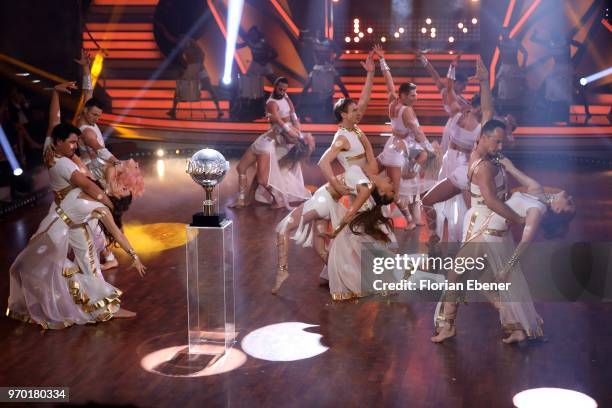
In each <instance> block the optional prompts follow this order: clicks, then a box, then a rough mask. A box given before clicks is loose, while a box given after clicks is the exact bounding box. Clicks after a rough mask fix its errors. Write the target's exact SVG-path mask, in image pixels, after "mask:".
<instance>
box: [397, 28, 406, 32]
mask: <svg viewBox="0 0 612 408" xmlns="http://www.w3.org/2000/svg"><path fill="white" fill-rule="evenodd" d="M397 31H399V32H400V34H404V31H405V30H404V27H400V28H399V29H398V30H397Z"/></svg>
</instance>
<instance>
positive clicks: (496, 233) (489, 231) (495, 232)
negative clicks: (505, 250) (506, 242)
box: [482, 228, 508, 237]
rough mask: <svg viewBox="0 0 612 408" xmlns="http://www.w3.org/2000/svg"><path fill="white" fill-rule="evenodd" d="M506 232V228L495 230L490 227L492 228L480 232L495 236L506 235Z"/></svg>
mask: <svg viewBox="0 0 612 408" xmlns="http://www.w3.org/2000/svg"><path fill="white" fill-rule="evenodd" d="M507 232H508V230H496V229H492V228H487V229H486V230H484V231H483V232H482V233H483V234H487V235H493V236H495V237H503V236H505V235H506V233H507Z"/></svg>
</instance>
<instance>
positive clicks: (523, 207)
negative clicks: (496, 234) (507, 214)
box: [488, 191, 546, 231]
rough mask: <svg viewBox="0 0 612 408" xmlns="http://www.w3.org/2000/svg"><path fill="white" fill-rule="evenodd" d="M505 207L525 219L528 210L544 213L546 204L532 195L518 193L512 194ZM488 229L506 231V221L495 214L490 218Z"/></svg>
mask: <svg viewBox="0 0 612 408" xmlns="http://www.w3.org/2000/svg"><path fill="white" fill-rule="evenodd" d="M506 205H507V206H508V207H510V208H511V209H512V210H513V211H514V212H515V213H517V214H518V215H520V216H521V217H526V216H527V210H529V209H530V208H537V209H538V210H540V211H541V212H542V213H545V212H546V204H544V203H542V202H541V201H539V200H538V199H537V198H535V197H533V196H532V195H529V194H525V193H521V192H518V191H517V192H515V193H514V194H512V197H510V199H508V200H507V201H506ZM488 227H489V228H491V229H496V230H502V231H504V230H506V229H508V227H507V224H506V219H505V218H504V217H502V216H501V215H499V214H497V213H494V214H493V216H492V217H491V220H490V221H489V225H488Z"/></svg>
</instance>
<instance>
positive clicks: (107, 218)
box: [95, 208, 147, 277]
mask: <svg viewBox="0 0 612 408" xmlns="http://www.w3.org/2000/svg"><path fill="white" fill-rule="evenodd" d="M95 212H96V213H97V214H98V216H99V219H100V222H101V223H102V224H103V225H104V227H105V228H106V230H107V231H108V232H109V234H111V235H112V236H113V238H115V241H117V243H118V244H119V246H120V247H121V248H122V249H123V250H124V251H125V252H127V254H128V255H130V257H131V258H132V265H131V267H133V268H135V269H136V270H137V271H138V273H139V274H140V276H141V277H144V275H145V273H146V270H147V268H145V266H144V265H143V264H142V262H141V261H140V258H139V257H138V255H136V251H134V248H133V247H132V245H131V244H130V241H128V239H127V238H126V236H125V234H124V233H123V232H122V231H121V229H119V227H117V224H116V223H115V220H114V219H113V216H112V215H111V212H110V210H109V209H108V208H101V209H96V210H95Z"/></svg>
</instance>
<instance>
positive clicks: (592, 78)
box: [580, 67, 612, 86]
mask: <svg viewBox="0 0 612 408" xmlns="http://www.w3.org/2000/svg"><path fill="white" fill-rule="evenodd" d="M610 74H612V67H610V68H607V69H604V70H603V71H599V72H596V73H594V74H592V75H589V76H586V77H583V78H580V85H582V86H587V85H588V84H590V83H591V82H594V81H597V80H598V79H601V78H603V77H605V76H608V75H610Z"/></svg>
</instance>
